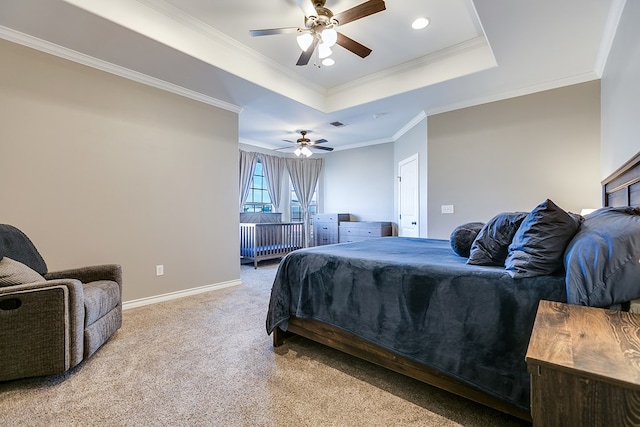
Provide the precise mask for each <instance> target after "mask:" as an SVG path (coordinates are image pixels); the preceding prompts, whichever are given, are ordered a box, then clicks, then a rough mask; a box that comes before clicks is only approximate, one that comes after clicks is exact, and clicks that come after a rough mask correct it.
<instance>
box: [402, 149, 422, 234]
mask: <svg viewBox="0 0 640 427" xmlns="http://www.w3.org/2000/svg"><path fill="white" fill-rule="evenodd" d="M418 172H419V169H418V153H416V154H414V155H413V156H411V157H408V158H406V159H404V160H402V161H401V162H400V163H398V175H399V176H398V184H399V189H398V190H399V191H398V194H399V196H400V200H399V203H398V211H399V214H400V218H399V223H400V226H399V230H398V231H399V232H398V234H399V235H400V236H404V237H420V224H419V218H420V193H419V192H418V189H419V173H418Z"/></svg>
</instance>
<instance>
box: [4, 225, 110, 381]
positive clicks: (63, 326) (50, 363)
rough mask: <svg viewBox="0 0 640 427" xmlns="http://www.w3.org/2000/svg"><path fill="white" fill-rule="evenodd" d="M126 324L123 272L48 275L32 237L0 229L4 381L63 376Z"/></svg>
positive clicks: (97, 268) (101, 268)
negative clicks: (58, 374) (42, 376)
mask: <svg viewBox="0 0 640 427" xmlns="http://www.w3.org/2000/svg"><path fill="white" fill-rule="evenodd" d="M121 325H122V270H121V268H120V266H119V265H116V264H110V265H100V266H93V267H84V268H78V269H73V270H65V271H57V272H48V271H47V266H46V264H45V262H44V260H43V259H42V257H41V256H40V254H39V253H38V251H37V249H36V248H35V246H34V245H33V243H32V242H31V241H30V240H29V238H28V237H27V236H26V235H25V234H24V233H22V232H21V231H20V230H18V229H17V228H15V227H13V226H11V225H6V224H0V381H7V380H12V379H16V378H24V377H33V376H41V375H50V374H57V373H62V372H65V371H66V370H68V369H70V368H72V367H74V366H76V365H77V364H78V363H80V362H81V361H82V360H84V359H87V358H88V357H89V356H91V355H92V354H93V353H95V352H96V350H98V348H100V346H102V344H104V343H105V342H106V341H107V340H108V339H109V337H111V335H113V333H114V332H115V331H116V330H118V329H119V328H120V326H121Z"/></svg>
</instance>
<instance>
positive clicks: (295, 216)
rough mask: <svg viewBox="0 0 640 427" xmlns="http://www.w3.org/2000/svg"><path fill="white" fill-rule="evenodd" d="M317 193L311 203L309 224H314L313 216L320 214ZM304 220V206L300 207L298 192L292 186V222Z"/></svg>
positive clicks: (315, 192)
mask: <svg viewBox="0 0 640 427" xmlns="http://www.w3.org/2000/svg"><path fill="white" fill-rule="evenodd" d="M317 193H318V192H317V191H314V192H313V198H312V199H311V203H310V204H309V223H310V224H313V215H314V214H315V213H316V212H318V201H317V200H316V195H317ZM303 220H304V218H303V215H302V206H300V202H299V201H298V196H296V192H295V190H294V189H293V185H291V221H293V222H302V221H303Z"/></svg>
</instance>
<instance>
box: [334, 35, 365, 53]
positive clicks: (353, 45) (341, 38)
mask: <svg viewBox="0 0 640 427" xmlns="http://www.w3.org/2000/svg"><path fill="white" fill-rule="evenodd" d="M336 43H337V44H339V45H340V46H342V47H343V48H345V49H347V50H350V51H351V52H353V53H355V54H356V55H358V56H359V57H360V58H366V57H367V56H369V54H370V53H371V52H372V51H371V49H369V48H368V47H366V46H364V45H362V44H360V43H358V42H357V41H355V40H353V39H351V38H349V37H347V36H345V35H344V34H342V33H338V41H337V42H336Z"/></svg>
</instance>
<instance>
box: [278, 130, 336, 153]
mask: <svg viewBox="0 0 640 427" xmlns="http://www.w3.org/2000/svg"><path fill="white" fill-rule="evenodd" d="M307 133H308V132H307V131H306V130H301V131H300V134H301V135H302V138H298V139H297V140H296V141H295V142H293V141H290V140H288V139H284V140H283V141H285V142H291V143H292V144H296V145H297V147H296V149H295V150H294V151H293V152H294V154H295V155H296V156H300V155H301V154H302V155H304V156H305V157H309V156H310V155H311V154H313V152H312V151H311V150H310V149H309V148H313V149H316V150H324V151H333V148H332V147H325V146H323V145H317V144H323V143H325V142H329V141H327V140H326V139H318V140H316V141H312V140H310V139H309V138H307ZM279 150H283V148H280V149H279Z"/></svg>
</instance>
